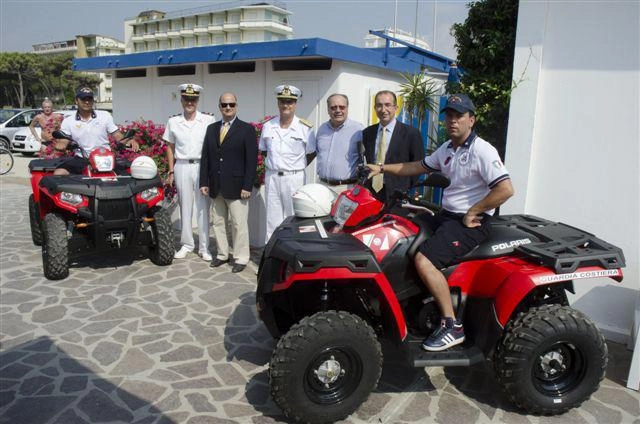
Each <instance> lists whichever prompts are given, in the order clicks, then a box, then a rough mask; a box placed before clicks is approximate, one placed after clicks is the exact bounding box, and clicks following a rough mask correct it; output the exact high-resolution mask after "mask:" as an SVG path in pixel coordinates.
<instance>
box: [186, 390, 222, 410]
mask: <svg viewBox="0 0 640 424" xmlns="http://www.w3.org/2000/svg"><path fill="white" fill-rule="evenodd" d="M185 398H186V399H187V400H188V401H189V404H190V405H191V407H192V408H193V410H194V411H196V412H216V411H217V409H216V407H215V406H214V405H212V404H211V403H210V402H209V400H208V399H207V397H206V396H204V395H202V394H200V393H189V394H187V395H185Z"/></svg>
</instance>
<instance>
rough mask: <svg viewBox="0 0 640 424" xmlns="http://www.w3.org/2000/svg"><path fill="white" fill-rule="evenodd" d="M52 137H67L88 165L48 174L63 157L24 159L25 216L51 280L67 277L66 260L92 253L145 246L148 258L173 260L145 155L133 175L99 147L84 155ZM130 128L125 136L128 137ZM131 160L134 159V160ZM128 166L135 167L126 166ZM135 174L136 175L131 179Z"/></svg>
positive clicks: (158, 188) (158, 189) (167, 222)
mask: <svg viewBox="0 0 640 424" xmlns="http://www.w3.org/2000/svg"><path fill="white" fill-rule="evenodd" d="M53 135H54V137H55V138H58V139H67V140H70V143H69V148H70V149H75V150H78V151H80V152H82V154H83V156H84V157H85V158H87V159H88V161H89V165H88V166H87V167H86V168H85V170H84V172H83V175H65V176H61V175H53V171H54V170H55V169H56V168H57V167H58V166H60V165H61V164H62V163H63V161H64V160H66V159H65V158H59V159H35V160H32V161H31V162H29V171H30V172H31V189H32V191H33V194H31V196H29V218H30V224H31V237H32V239H33V243H34V244H35V245H36V246H42V267H43V270H44V275H45V277H46V278H48V279H50V280H60V279H63V278H66V277H67V276H68V275H69V260H70V259H71V258H73V257H77V256H80V255H82V254H86V253H93V252H97V251H107V250H111V249H120V248H127V247H132V246H148V248H149V258H150V259H151V261H152V262H153V263H155V264H157V265H169V264H170V263H171V262H172V261H173V230H172V227H171V217H170V216H169V213H168V211H167V210H166V209H163V208H162V207H161V205H162V200H163V199H164V188H163V184H162V181H161V180H160V177H158V175H157V170H156V169H155V165H152V166H151V165H150V166H149V167H145V163H149V160H151V159H150V158H144V159H147V161H145V160H142V159H141V160H140V161H139V162H140V163H141V164H142V166H141V167H139V168H136V171H138V174H135V173H134V175H133V176H132V175H130V171H129V170H128V169H127V168H128V167H129V166H130V165H131V164H129V163H123V162H119V163H118V165H119V168H120V169H123V170H124V169H127V171H125V172H123V173H116V171H115V170H116V162H117V161H116V157H115V155H114V153H113V152H112V151H111V150H109V149H106V148H103V147H99V148H96V149H94V150H93V151H92V152H90V153H89V154H87V153H86V152H85V151H83V150H82V148H81V147H80V146H78V144H77V143H75V142H74V141H73V140H71V138H70V137H69V136H68V135H66V134H64V133H62V132H60V131H55V132H54V134H53ZM133 135H134V132H133V130H130V131H128V132H127V133H126V134H125V138H131V137H132V136H133ZM135 163H136V162H135V161H134V164H135ZM131 166H132V167H133V166H135V165H131ZM134 177H136V178H134Z"/></svg>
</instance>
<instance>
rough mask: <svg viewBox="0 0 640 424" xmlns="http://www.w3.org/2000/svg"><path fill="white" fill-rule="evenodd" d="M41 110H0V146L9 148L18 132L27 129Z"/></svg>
mask: <svg viewBox="0 0 640 424" xmlns="http://www.w3.org/2000/svg"><path fill="white" fill-rule="evenodd" d="M39 113H42V110H41V109H0V144H1V145H3V146H5V147H6V148H11V140H13V136H14V135H15V133H16V132H18V130H20V129H23V128H26V129H27V130H28V129H29V124H30V123H31V120H32V119H33V118H34V117H35V116H36V115H37V114H39Z"/></svg>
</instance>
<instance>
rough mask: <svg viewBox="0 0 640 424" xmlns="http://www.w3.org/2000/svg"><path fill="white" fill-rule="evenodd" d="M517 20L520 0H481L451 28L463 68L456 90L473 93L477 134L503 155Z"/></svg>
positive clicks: (470, 7) (471, 5)
mask: <svg viewBox="0 0 640 424" xmlns="http://www.w3.org/2000/svg"><path fill="white" fill-rule="evenodd" d="M517 21H518V0H479V1H475V2H472V3H470V4H469V15H468V16H467V19H466V20H465V21H464V23H462V24H454V25H453V27H452V29H451V33H452V35H453V37H454V38H455V47H456V50H457V52H458V64H459V66H460V67H461V68H462V69H463V70H464V73H463V75H462V78H461V80H460V87H459V88H455V90H456V91H458V90H459V91H463V92H465V93H467V94H469V96H471V98H472V99H473V101H474V103H475V105H476V113H477V117H476V129H477V131H478V134H480V135H481V136H482V137H483V138H485V139H487V141H489V142H491V143H492V144H493V145H494V146H495V147H496V148H497V149H498V152H499V153H500V156H501V157H502V158H504V153H505V144H506V140H507V125H508V122H509V101H510V98H511V91H512V90H513V89H514V88H515V85H516V84H515V83H514V82H513V80H512V74H513V57H514V50H515V41H516V25H517ZM452 89H454V88H452V87H448V90H452ZM449 92H451V91H449Z"/></svg>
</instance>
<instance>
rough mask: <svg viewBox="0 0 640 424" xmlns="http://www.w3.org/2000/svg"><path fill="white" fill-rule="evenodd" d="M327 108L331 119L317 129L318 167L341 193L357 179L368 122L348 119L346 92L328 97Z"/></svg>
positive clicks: (324, 179)
mask: <svg viewBox="0 0 640 424" xmlns="http://www.w3.org/2000/svg"><path fill="white" fill-rule="evenodd" d="M327 112H328V113H329V120H328V121H327V122H325V123H324V124H322V125H321V126H320V127H319V128H318V132H317V133H316V153H317V156H318V163H317V165H316V166H317V168H316V169H317V172H318V176H319V177H320V182H321V183H322V184H324V185H326V186H327V187H329V188H330V189H331V190H333V191H334V192H335V193H337V194H339V193H341V192H342V191H344V190H346V189H347V188H349V187H350V186H352V185H353V184H354V183H355V182H356V171H357V166H358V163H360V162H361V161H362V158H361V157H360V153H359V150H360V149H359V146H360V144H361V143H362V129H363V128H364V125H362V124H361V123H359V122H355V121H352V120H351V119H348V115H349V99H348V98H347V96H345V95H344V94H332V95H330V96H329V97H328V98H327Z"/></svg>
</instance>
